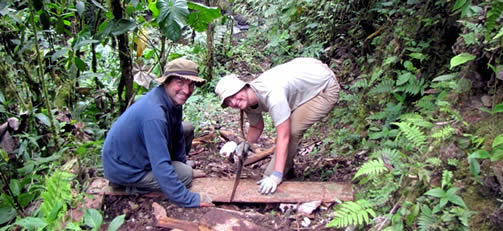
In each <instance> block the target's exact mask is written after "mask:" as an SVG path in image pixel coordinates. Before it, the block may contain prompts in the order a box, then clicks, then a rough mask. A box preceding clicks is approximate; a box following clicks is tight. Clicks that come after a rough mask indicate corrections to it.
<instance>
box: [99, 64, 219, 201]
mask: <svg viewBox="0 0 503 231" xmlns="http://www.w3.org/2000/svg"><path fill="white" fill-rule="evenodd" d="M157 81H158V82H159V83H160V84H161V85H160V86H158V87H156V88H154V89H152V90H150V91H149V92H148V93H147V94H146V95H145V96H143V97H142V98H141V99H140V100H138V101H137V102H136V103H134V104H133V105H132V106H131V107H129V108H128V109H127V110H126V111H125V112H124V113H123V114H122V115H121V116H120V117H119V119H118V120H117V121H116V122H115V123H114V124H113V125H112V128H111V129H110V131H109V132H108V134H107V137H106V139H105V143H104V145H103V150H102V159H103V167H104V173H105V177H106V178H107V179H108V180H109V181H110V183H112V184H116V185H121V186H125V189H126V191H127V192H129V193H146V192H149V191H162V192H163V193H164V194H165V195H166V196H167V197H168V199H170V200H172V201H173V202H175V203H177V204H178V205H181V206H183V207H199V206H206V205H210V204H211V198H210V197H209V196H208V195H207V194H204V193H201V194H198V193H193V192H190V191H189V190H188V189H187V187H190V184H191V182H192V167H191V166H189V165H187V164H186V162H187V159H186V154H188V152H189V150H190V146H191V143H192V139H193V137H194V128H193V127H192V125H191V124H190V123H186V122H183V123H182V105H183V104H184V103H185V101H186V100H187V99H188V98H189V97H190V96H191V95H192V92H193V91H194V87H195V85H196V84H197V85H199V84H202V83H203V82H204V79H202V78H200V77H199V76H198V68H197V65H196V64H195V63H194V62H192V61H190V60H186V59H183V58H179V59H175V60H173V61H171V62H169V63H168V64H166V66H165V72H164V74H163V75H162V76H161V77H160V78H158V79H157Z"/></svg>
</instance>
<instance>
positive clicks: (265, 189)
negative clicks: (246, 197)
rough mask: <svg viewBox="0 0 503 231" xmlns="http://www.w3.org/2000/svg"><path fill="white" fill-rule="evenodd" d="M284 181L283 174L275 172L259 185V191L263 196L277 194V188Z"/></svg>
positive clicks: (263, 179) (259, 182)
mask: <svg viewBox="0 0 503 231" xmlns="http://www.w3.org/2000/svg"><path fill="white" fill-rule="evenodd" d="M282 180H283V174H282V173H281V172H278V171H274V172H272V173H271V175H269V176H266V177H264V178H262V180H260V181H258V182H257V184H258V185H260V186H259V188H258V191H259V192H260V193H262V194H269V193H271V194H272V193H274V192H276V188H277V187H278V185H279V184H281V181H282Z"/></svg>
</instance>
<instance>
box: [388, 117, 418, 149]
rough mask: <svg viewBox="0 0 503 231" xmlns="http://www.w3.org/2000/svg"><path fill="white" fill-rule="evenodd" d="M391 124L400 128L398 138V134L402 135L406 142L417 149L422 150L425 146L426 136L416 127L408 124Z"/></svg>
mask: <svg viewBox="0 0 503 231" xmlns="http://www.w3.org/2000/svg"><path fill="white" fill-rule="evenodd" d="M393 124H395V125H397V126H398V127H399V128H400V132H399V136H400V134H404V135H405V137H406V138H407V140H409V141H410V142H411V143H412V144H414V146H416V147H417V148H422V147H423V146H424V145H425V144H426V135H425V134H424V132H423V131H421V129H419V127H418V126H416V125H413V124H411V123H409V122H398V123H393Z"/></svg>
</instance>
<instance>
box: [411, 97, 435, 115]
mask: <svg viewBox="0 0 503 231" xmlns="http://www.w3.org/2000/svg"><path fill="white" fill-rule="evenodd" d="M434 100H435V97H434V96H433V95H427V96H423V97H422V98H421V99H419V100H418V101H417V102H416V107H418V108H419V110H420V111H421V112H422V113H428V112H434V111H436V110H437V107H436V106H435V104H434V103H433V101H434Z"/></svg>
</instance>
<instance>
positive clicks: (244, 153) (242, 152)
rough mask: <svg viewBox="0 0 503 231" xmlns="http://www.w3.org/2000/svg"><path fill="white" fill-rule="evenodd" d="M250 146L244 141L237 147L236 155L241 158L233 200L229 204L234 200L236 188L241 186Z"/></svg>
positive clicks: (232, 194)
mask: <svg viewBox="0 0 503 231" xmlns="http://www.w3.org/2000/svg"><path fill="white" fill-rule="evenodd" d="M249 147H250V146H249V145H248V142H246V141H243V142H241V143H240V144H239V145H238V146H237V147H236V155H238V157H239V161H238V163H237V164H238V167H237V171H236V179H235V180H234V187H233V188H232V193H231V198H230V199H229V202H232V199H233V198H234V194H235V193H236V188H237V187H238V184H239V179H240V178H241V170H243V165H244V163H245V160H246V158H247V157H248V148H249Z"/></svg>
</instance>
